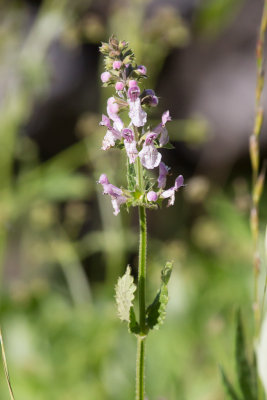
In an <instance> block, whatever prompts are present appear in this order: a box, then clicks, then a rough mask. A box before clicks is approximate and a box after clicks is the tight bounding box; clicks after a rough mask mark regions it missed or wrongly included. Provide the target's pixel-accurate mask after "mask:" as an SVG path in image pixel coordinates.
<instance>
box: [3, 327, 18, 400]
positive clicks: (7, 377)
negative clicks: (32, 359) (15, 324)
mask: <svg viewBox="0 0 267 400" xmlns="http://www.w3.org/2000/svg"><path fill="white" fill-rule="evenodd" d="M0 341H1V352H2V359H3V365H4V371H5V376H6V381H7V386H8V390H9V395H10V398H11V400H15V397H14V394H13V390H12V386H11V382H10V377H9V373H8V367H7V361H6V353H5V348H4V341H3V336H2V331H1V328H0Z"/></svg>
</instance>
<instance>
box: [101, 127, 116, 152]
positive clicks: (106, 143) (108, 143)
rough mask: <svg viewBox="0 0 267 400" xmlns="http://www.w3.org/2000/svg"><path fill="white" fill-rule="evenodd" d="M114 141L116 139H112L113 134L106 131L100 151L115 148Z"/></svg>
mask: <svg viewBox="0 0 267 400" xmlns="http://www.w3.org/2000/svg"><path fill="white" fill-rule="evenodd" d="M115 140H116V138H115V137H114V135H113V133H112V132H111V131H107V133H106V134H105V136H104V139H103V142H102V147H101V149H102V150H108V149H110V148H111V147H113V146H115Z"/></svg>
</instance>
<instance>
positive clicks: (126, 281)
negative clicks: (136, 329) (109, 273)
mask: <svg viewBox="0 0 267 400" xmlns="http://www.w3.org/2000/svg"><path fill="white" fill-rule="evenodd" d="M135 291H136V285H135V284H134V278H133V277H132V275H131V268H130V266H129V265H128V266H127V269H126V272H125V274H124V275H123V276H122V277H121V278H119V279H118V283H117V285H116V287H115V298H116V303H117V308H118V315H119V318H120V319H121V320H122V321H127V322H130V309H131V307H132V305H133V300H134V292H135Z"/></svg>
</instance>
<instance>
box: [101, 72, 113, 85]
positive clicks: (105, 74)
mask: <svg viewBox="0 0 267 400" xmlns="http://www.w3.org/2000/svg"><path fill="white" fill-rule="evenodd" d="M110 78H111V74H110V72H108V71H106V72H103V73H102V74H101V81H102V82H103V83H105V82H108V81H109V80H110Z"/></svg>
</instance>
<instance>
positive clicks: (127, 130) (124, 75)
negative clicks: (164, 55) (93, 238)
mask: <svg viewBox="0 0 267 400" xmlns="http://www.w3.org/2000/svg"><path fill="white" fill-rule="evenodd" d="M100 51H101V53H102V54H103V55H104V56H105V72H103V73H102V74H101V81H102V83H103V86H113V87H114V88H115V95H114V96H112V97H110V98H109V99H108V100H107V114H108V116H106V115H103V116H102V121H101V122H100V125H103V126H105V127H106V128H107V132H106V135H105V137H104V139H103V142H102V150H108V149H110V148H114V147H116V148H119V149H125V151H126V154H127V158H128V164H129V165H134V168H132V169H131V171H132V172H131V175H132V178H133V179H134V180H135V187H134V188H128V189H123V188H117V187H116V186H114V185H112V184H111V183H110V182H109V180H108V178H107V176H106V175H105V174H102V175H101V177H100V179H99V183H100V184H101V185H102V186H103V190H104V194H107V195H109V196H110V197H111V201H112V205H113V208H114V214H115V215H117V214H118V213H119V211H120V206H121V204H125V203H126V204H127V206H130V205H133V206H135V205H142V206H146V207H153V206H154V207H155V206H157V205H158V204H160V203H161V201H162V200H163V199H167V198H168V199H169V200H168V206H170V205H173V204H174V201H175V192H176V191H177V190H178V189H179V188H180V187H181V186H183V184H184V180H183V177H182V175H179V176H178V177H177V178H176V180H175V183H174V185H173V186H172V187H171V188H169V189H167V190H164V189H165V186H166V180H167V175H168V174H169V170H170V168H169V167H167V166H166V165H165V164H164V163H163V162H162V155H161V153H160V152H159V150H158V149H160V148H163V147H167V148H168V147H170V145H169V135H168V131H167V129H166V124H167V122H169V121H171V117H170V113H169V111H165V112H164V113H163V115H162V118H161V122H160V123H159V124H158V125H157V126H155V127H150V126H149V125H148V123H147V111H148V109H149V108H150V107H156V106H157V105H158V102H159V101H158V97H157V96H156V94H155V92H154V90H152V89H143V90H141V88H140V83H141V82H142V80H144V78H146V73H147V70H146V67H145V66H144V65H137V64H136V62H135V57H134V53H133V52H132V50H131V49H129V48H128V43H126V42H125V41H118V40H117V39H116V38H115V37H111V38H110V40H109V43H103V44H102V46H101V47H100ZM122 114H123V115H122ZM140 164H141V165H142V166H143V167H144V168H145V169H148V170H152V169H154V168H157V167H158V169H159V172H158V179H157V182H154V184H153V183H152V182H151V181H149V182H148V181H147V179H145V177H144V176H142V178H141V181H142V182H146V183H145V185H144V186H143V185H140V182H139V181H140V176H139V181H138V178H137V176H138V173H139V175H140ZM138 171H139V172H138ZM141 171H142V175H143V169H142V168H141ZM155 186H156V187H155Z"/></svg>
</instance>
